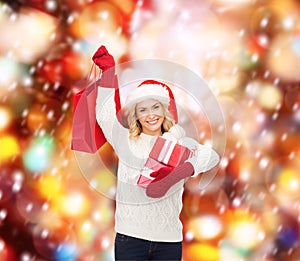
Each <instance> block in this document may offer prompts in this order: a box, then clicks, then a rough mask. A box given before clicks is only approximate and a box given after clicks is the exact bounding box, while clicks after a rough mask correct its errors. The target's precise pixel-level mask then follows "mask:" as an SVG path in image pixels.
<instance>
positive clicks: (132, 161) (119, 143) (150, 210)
mask: <svg viewBox="0 0 300 261" xmlns="http://www.w3.org/2000/svg"><path fill="white" fill-rule="evenodd" d="M96 117H97V122H98V124H99V125H100V127H101V128H102V130H103V133H104V135H105V137H106V139H107V141H108V142H109V143H110V144H111V145H112V147H113V148H114V150H115V152H116V154H117V155H118V158H119V166H118V173H117V193H116V214H115V230H116V232H119V233H122V234H125V235H128V236H133V237H137V238H141V239H146V240H150V241H160V242H179V241H182V223H181V221H180V219H179V215H180V212H181V209H182V193H183V184H184V181H183V180H181V181H180V182H178V183H177V184H175V185H174V186H173V187H172V188H171V189H170V190H169V191H168V192H167V194H166V195H165V196H164V197H162V198H159V199H154V198H149V197H148V196H147V195H146V192H145V189H144V188H142V187H140V186H138V185H137V179H138V177H139V175H140V173H141V171H142V169H143V167H144V164H145V161H146V159H147V157H148V156H149V153H150V150H151V148H152V146H153V144H154V141H155V139H156V137H154V136H150V135H146V134H143V133H142V134H141V135H140V136H139V137H138V138H137V139H134V140H133V139H129V130H128V129H127V128H124V127H123V126H122V125H121V124H120V123H119V122H118V120H117V118H116V111H115V103H114V89H109V88H102V87H99V88H98V97H97V103H96ZM178 142H179V143H180V144H182V145H184V146H187V147H191V146H194V148H197V152H196V153H195V154H194V157H192V158H190V159H188V161H189V162H191V163H192V165H193V166H194V169H195V174H194V175H197V174H198V173H201V172H205V171H207V170H209V169H211V168H212V167H214V166H215V165H216V164H217V163H218V161H219V156H218V155H217V153H216V152H215V151H214V150H212V149H211V148H209V147H205V146H203V145H200V144H199V143H197V142H196V141H195V140H193V139H190V138H187V137H182V138H180V139H179V140H178Z"/></svg>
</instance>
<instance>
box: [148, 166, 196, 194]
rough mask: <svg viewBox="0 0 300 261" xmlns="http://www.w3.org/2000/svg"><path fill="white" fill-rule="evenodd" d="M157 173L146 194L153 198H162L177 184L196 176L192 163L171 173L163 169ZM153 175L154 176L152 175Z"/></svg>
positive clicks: (174, 169) (178, 167)
mask: <svg viewBox="0 0 300 261" xmlns="http://www.w3.org/2000/svg"><path fill="white" fill-rule="evenodd" d="M168 168H170V167H168ZM157 172H158V174H157V175H156V172H154V173H155V174H154V175H156V178H155V179H154V180H153V181H151V183H150V184H149V185H148V186H147V188H146V194H147V196H148V197H151V198H160V197H162V196H164V195H165V194H166V193H167V191H168V190H169V189H170V188H171V187H172V186H173V185H174V184H176V183H177V182H179V181H180V180H182V179H185V178H187V177H190V176H192V175H193V174H194V167H193V165H192V164H191V163H189V162H185V163H183V164H181V165H179V166H177V167H175V168H173V170H171V171H170V169H169V170H167V169H165V168H161V169H160V170H158V171H157ZM151 175H152V174H151Z"/></svg>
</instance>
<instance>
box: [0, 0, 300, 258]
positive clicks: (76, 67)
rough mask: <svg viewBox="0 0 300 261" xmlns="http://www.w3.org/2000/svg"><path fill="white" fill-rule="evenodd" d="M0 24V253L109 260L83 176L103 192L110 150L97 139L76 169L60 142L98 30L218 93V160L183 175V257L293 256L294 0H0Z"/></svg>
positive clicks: (299, 43)
mask: <svg viewBox="0 0 300 261" xmlns="http://www.w3.org/2000/svg"><path fill="white" fill-rule="evenodd" d="M0 36H1V41H0V164H1V168H0V260H2V261H14V260H21V261H33V260H34V261H41V260H57V261H75V260H76V261H93V260H103V261H106V260H112V253H113V252H112V251H113V240H114V230H113V225H114V224H113V223H114V221H113V216H114V201H113V200H111V199H110V198H108V197H106V196H104V195H102V194H101V193H98V192H97V190H95V188H98V190H102V191H107V192H108V193H112V194H113V193H114V182H113V179H112V178H111V177H112V175H105V174H107V172H115V169H116V165H115V162H116V159H115V157H114V155H113V152H112V150H111V148H110V146H109V145H105V146H104V148H102V149H101V150H100V151H99V155H100V156H101V157H102V158H103V159H104V162H105V164H106V168H102V169H98V172H97V173H92V174H91V175H92V177H91V180H92V181H93V182H92V183H89V182H87V180H86V178H85V177H84V176H83V175H82V173H81V171H80V169H79V167H78V164H77V163H78V162H77V161H76V158H75V156H74V152H73V151H71V150H70V149H69V148H70V134H71V122H72V109H73V107H72V106H73V95H74V93H75V92H76V91H78V86H76V83H77V82H78V81H79V80H80V79H82V78H84V77H85V76H86V75H87V74H88V72H89V69H90V67H91V55H92V54H93V53H94V52H95V51H96V49H97V48H98V47H99V46H100V45H101V44H104V45H106V46H107V47H108V49H109V51H110V52H111V53H112V54H113V56H114V57H115V59H116V62H117V63H122V62H126V61H129V60H136V59H144V58H159V59H166V60H169V61H174V62H177V63H180V64H183V65H185V66H186V67H188V68H190V69H191V70H193V71H195V72H196V73H198V74H199V75H202V76H203V78H204V79H205V80H206V81H207V82H208V84H209V86H210V88H211V90H212V91H213V92H214V94H215V95H216V97H217V99H218V101H219V103H220V106H221V107H222V110H223V113H224V118H225V122H226V144H227V145H226V150H225V153H224V155H223V157H222V160H221V164H220V169H219V170H218V174H217V176H216V177H215V179H214V180H213V182H212V183H211V184H209V186H208V187H206V188H205V189H201V190H200V189H199V186H198V182H199V180H198V179H197V178H196V179H191V180H190V181H189V182H187V184H186V190H185V193H184V197H183V201H184V208H183V211H182V216H181V218H182V221H183V223H184V248H183V258H184V260H185V261H188V260H193V261H194V260H199V261H218V260H220V261H258V260H259V261H261V260H264V261H298V260H300V250H299V249H300V248H299V243H300V236H299V222H300V217H299V214H300V202H299V196H300V173H299V172H300V171H299V170H300V109H299V106H300V92H299V90H300V2H299V1H297V0H285V1H282V0H268V1H267V0H257V1H255V0H203V1H199V0H198V1H196V0H195V1H193V0H184V1H183V0H164V1H158V0H145V1H142V0H122V1H121V0H119V1H118V0H107V1H96V0H95V1H93V0H65V1H58V0H23V1H21V0H20V1H9V0H7V1H2V2H0ZM196 116H197V115H196ZM199 124H201V123H199ZM202 141H203V142H205V141H206V137H205V135H203V137H202V140H201V142H202ZM99 186H100V187H101V188H100V189H99Z"/></svg>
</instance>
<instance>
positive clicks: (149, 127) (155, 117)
mask: <svg viewBox="0 0 300 261" xmlns="http://www.w3.org/2000/svg"><path fill="white" fill-rule="evenodd" d="M135 113H136V117H137V119H138V120H139V121H140V123H141V125H142V132H143V133H145V134H148V135H152V136H159V135H161V134H162V132H161V125H162V124H163V121H164V118H165V116H164V107H163V105H162V104H161V103H160V102H159V101H157V100H154V99H148V100H145V101H141V102H139V103H137V105H136V108H135Z"/></svg>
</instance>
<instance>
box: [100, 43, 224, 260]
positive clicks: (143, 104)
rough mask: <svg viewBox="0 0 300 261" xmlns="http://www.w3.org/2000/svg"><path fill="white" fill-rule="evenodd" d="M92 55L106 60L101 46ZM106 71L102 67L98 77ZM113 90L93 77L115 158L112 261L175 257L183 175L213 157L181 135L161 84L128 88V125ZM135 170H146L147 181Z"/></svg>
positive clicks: (197, 169)
mask: <svg viewBox="0 0 300 261" xmlns="http://www.w3.org/2000/svg"><path fill="white" fill-rule="evenodd" d="M96 54H99V60H98V61H97V63H96V64H97V65H98V66H99V67H101V66H102V65H103V64H107V63H108V60H109V59H112V57H111V56H109V55H108V53H107V51H106V49H104V48H103V47H102V48H101V47H100V48H99V51H98V52H97V53H96ZM110 64H113V62H112V61H111V62H110ZM109 75H112V73H110V72H109V70H107V71H104V73H103V77H104V76H109ZM108 82H110V81H108ZM114 93H115V86H114V85H112V86H108V85H103V84H101V82H99V85H98V96H97V101H96V118H97V122H98V124H99V126H100V127H101V129H102V130H103V133H104V135H105V138H106V140H107V141H108V142H109V143H110V144H111V145H112V147H113V149H114V151H115V152H116V154H117V156H118V158H119V161H118V170H117V190H116V214H115V230H116V232H117V233H116V237H115V260H181V256H182V240H183V237H182V223H181V221H180V218H179V215H180V212H181V209H182V194H183V189H184V188H183V185H184V179H185V178H188V177H190V176H192V175H198V174H200V173H203V172H206V171H208V170H209V169H211V168H213V167H214V166H215V165H216V164H217V163H218V161H219V156H218V154H217V153H216V152H215V151H214V150H213V149H211V148H209V147H205V146H203V145H200V144H199V143H198V142H197V141H196V140H194V139H191V138H189V137H186V136H185V131H184V130H183V128H182V127H180V126H179V125H178V124H177V122H178V115H177V109H176V103H175V99H174V96H173V92H172V91H171V89H170V87H169V86H168V85H166V84H165V83H163V82H161V81H157V80H154V79H149V80H146V81H143V82H142V83H140V84H139V85H138V86H137V88H135V89H133V90H132V91H131V92H130V93H129V95H128V96H127V99H126V101H125V105H124V109H126V110H127V111H129V115H128V118H127V121H128V126H129V129H127V128H125V127H124V126H123V125H122V124H121V123H120V122H119V120H118V119H117V116H116V111H115V109H116V106H115V99H114ZM157 152H162V153H157ZM185 152H186V153H185ZM183 154H184V155H185V156H182V155H183ZM141 174H143V175H142V176H143V177H148V175H147V174H149V176H150V177H151V178H149V177H148V178H149V179H148V180H150V181H149V182H150V183H147V182H146V183H147V184H145V183H144V180H142V179H141Z"/></svg>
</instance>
